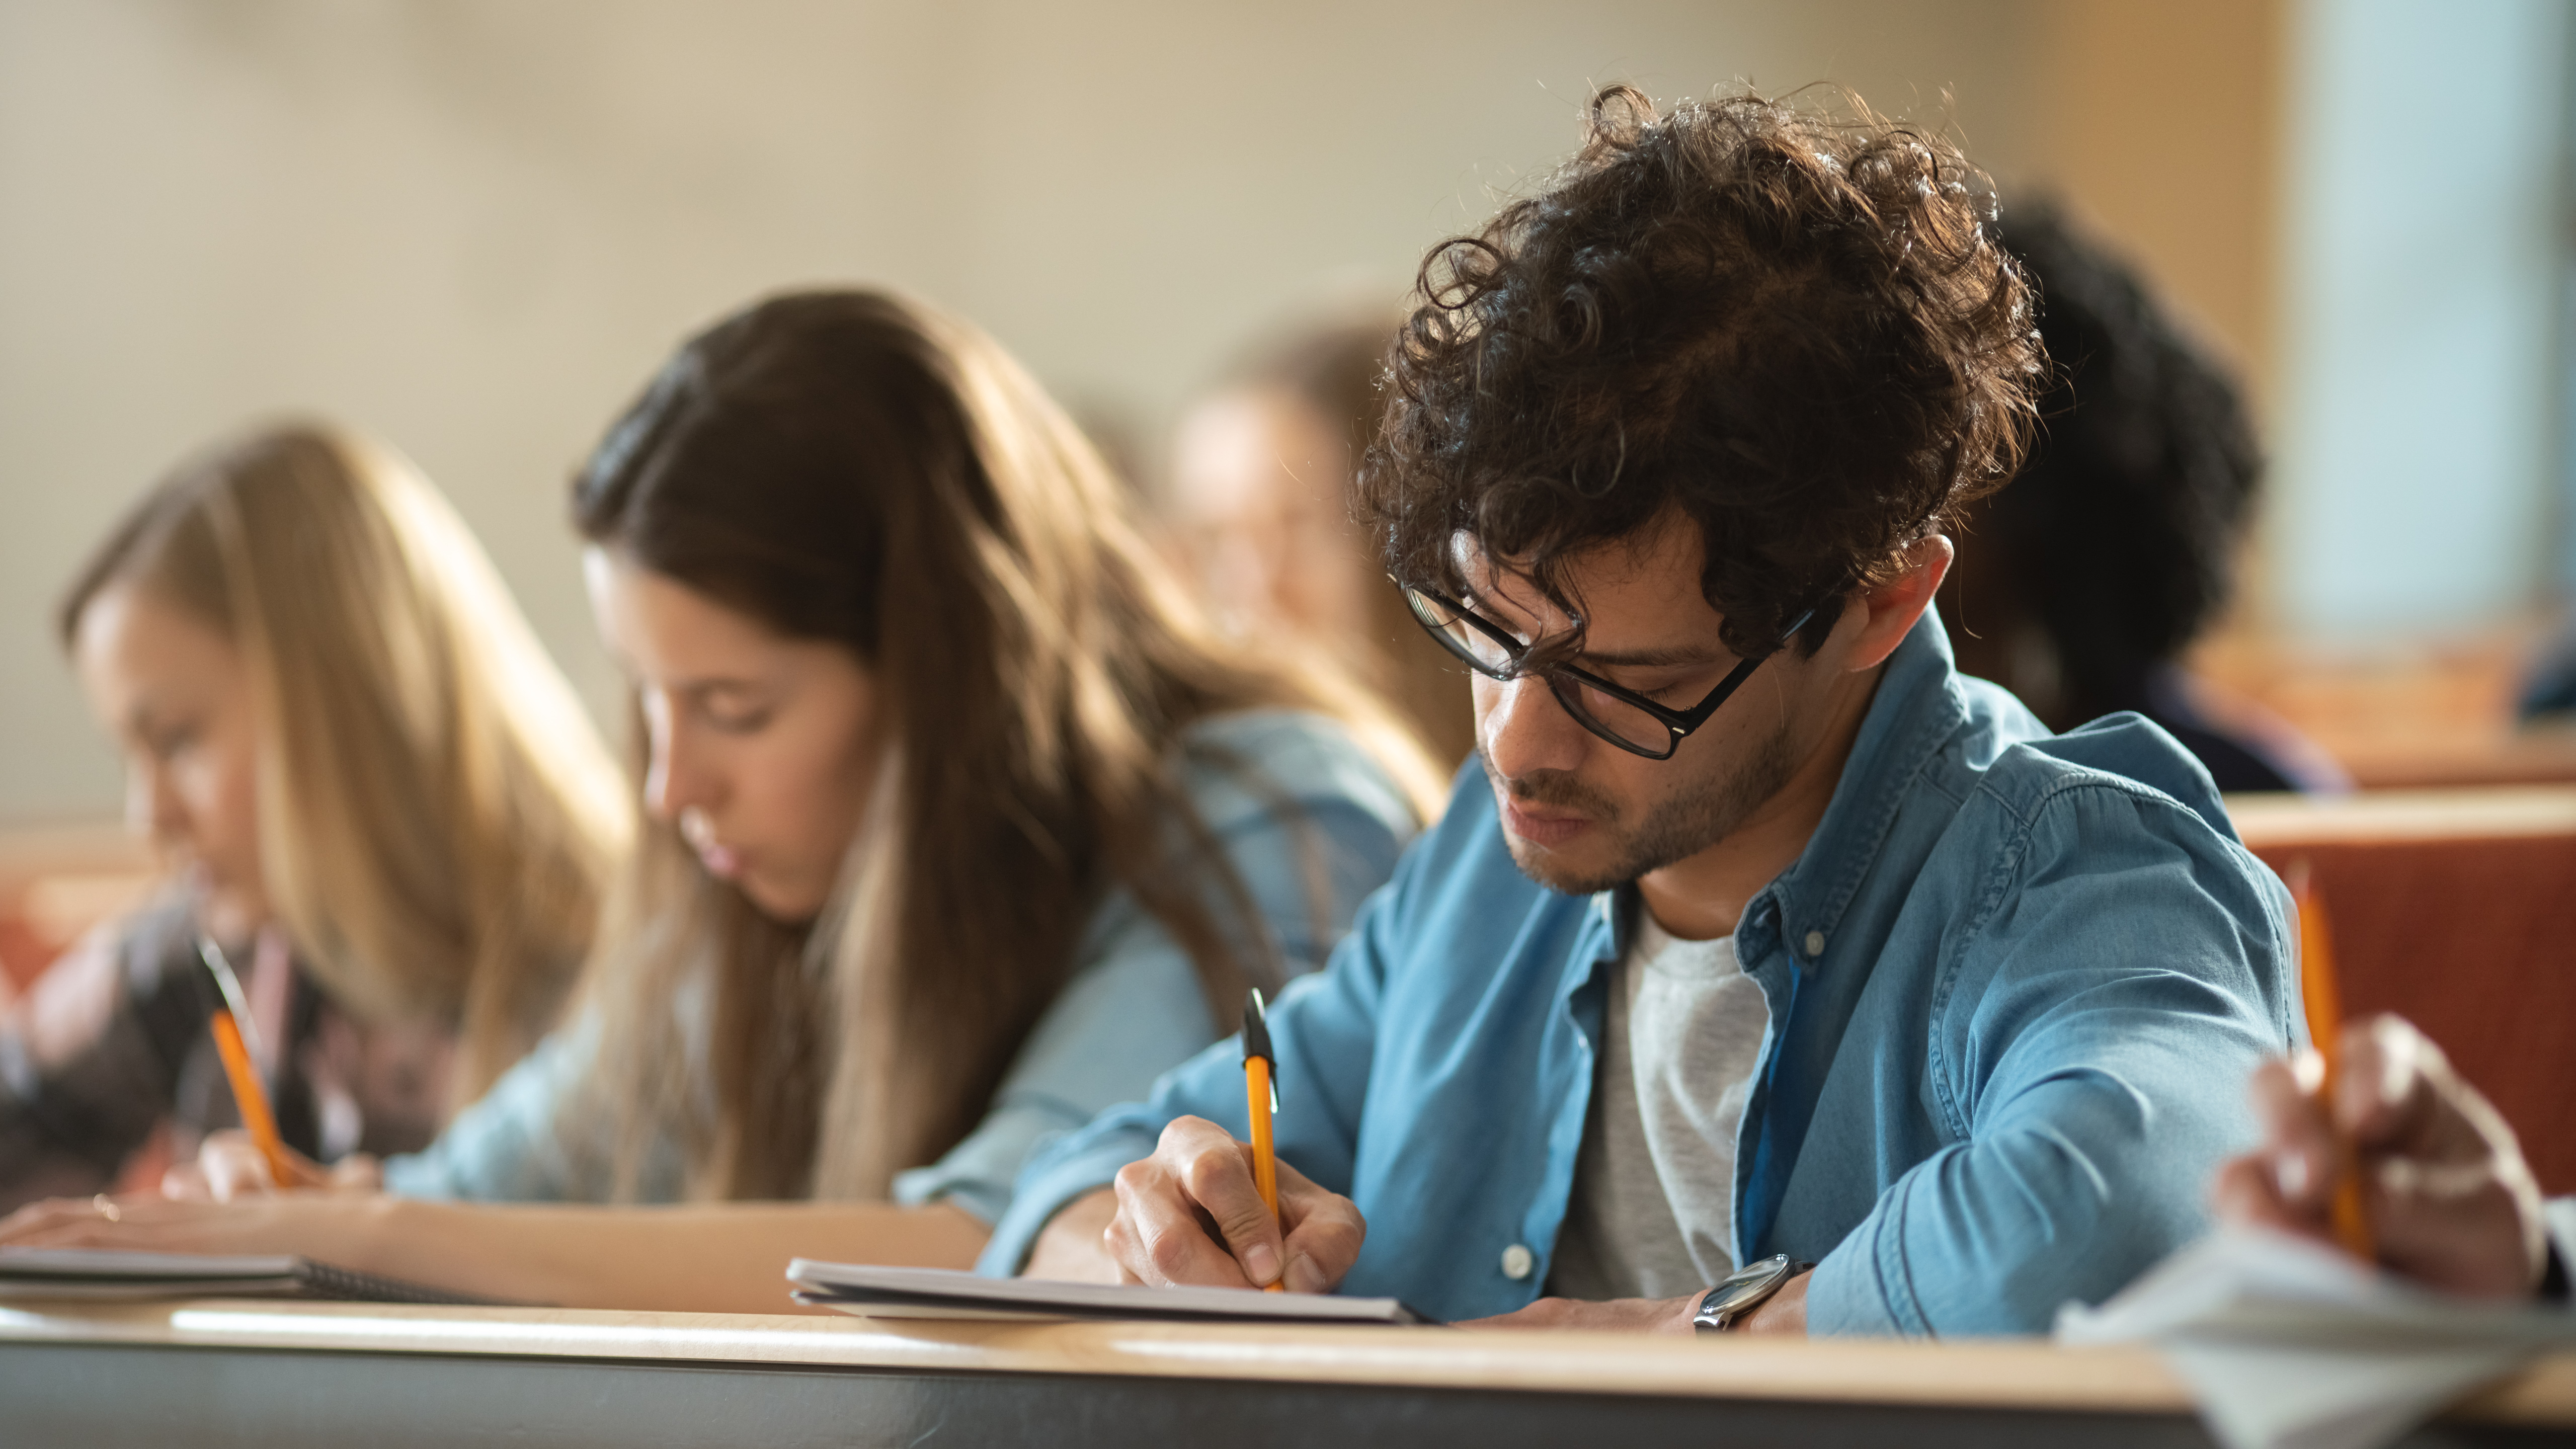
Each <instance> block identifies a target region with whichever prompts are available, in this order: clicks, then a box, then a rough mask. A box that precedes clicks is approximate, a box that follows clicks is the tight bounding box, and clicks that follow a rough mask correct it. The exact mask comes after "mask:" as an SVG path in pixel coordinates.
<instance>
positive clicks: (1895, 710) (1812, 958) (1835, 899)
mask: <svg viewBox="0 0 2576 1449" xmlns="http://www.w3.org/2000/svg"><path fill="white" fill-rule="evenodd" d="M1967 722H1968V703H1967V696H1966V695H1965V694H1964V693H1963V692H1962V691H1961V690H1960V688H1959V677H1958V670H1957V667H1956V666H1955V664H1954V663H1953V661H1952V658H1951V654H1950V640H1949V636H1948V635H1947V634H1945V633H1944V632H1943V631H1942V628H1941V619H1940V615H1939V614H1938V613H1936V612H1935V611H1934V610H1933V609H1932V608H1930V607H1928V606H1927V607H1926V608H1925V609H1924V610H1923V617H1922V618H1920V619H1918V620H1916V621H1915V624H1914V627H1913V628H1912V629H1911V630H1909V631H1907V633H1906V636H1905V638H1904V640H1903V642H1901V643H1899V644H1898V645H1897V646H1896V652H1895V653H1893V654H1891V655H1889V656H1888V660H1887V665H1886V670H1885V672H1884V673H1882V674H1881V675H1880V676H1879V680H1878V692H1877V694H1876V695H1875V696H1873V697H1872V698H1871V700H1870V705H1869V713H1868V714H1867V715H1866V716H1864V717H1863V718H1862V720H1861V726H1860V734H1859V735H1858V736H1857V737H1856V738H1854V740H1853V741H1852V752H1851V758H1850V759H1849V760H1847V761H1845V762H1844V764H1843V775H1842V779H1841V781H1840V782H1839V783H1837V784H1836V785H1835V786H1834V796H1833V799H1832V801H1831V802H1830V803H1828V804H1827V805H1826V806H1825V817H1824V819H1823V820H1822V821H1820V822H1818V823H1817V826H1816V833H1815V834H1814V835H1813V836H1811V837H1809V838H1808V840H1807V848H1806V849H1805V850H1803V851H1801V852H1799V854H1798V859H1797V860H1796V861H1795V862H1794V863H1793V864H1791V865H1790V867H1789V868H1788V869H1787V870H1785V871H1782V872H1781V873H1780V875H1779V877H1778V879H1776V880H1774V881H1772V882H1771V884H1770V885H1768V886H1766V887H1764V888H1763V889H1762V891H1761V892H1760V893H1758V894H1756V895H1755V896H1754V898H1753V899H1752V901H1750V902H1749V903H1747V904H1746V906H1745V911H1744V923H1743V925H1741V926H1739V927H1738V928H1737V934H1738V936H1739V937H1742V936H1743V935H1744V934H1745V933H1746V932H1747V931H1748V930H1751V931H1761V932H1771V931H1776V932H1777V933H1778V934H1779V936H1780V937H1781V938H1782V939H1784V940H1786V941H1787V942H1788V943H1789V945H1790V947H1791V949H1792V950H1793V951H1795V952H1796V954H1797V956H1798V959H1799V960H1800V961H1801V962H1803V963H1805V964H1806V965H1808V966H1810V967H1813V966H1814V965H1815V964H1816V963H1817V962H1818V961H1819V960H1820V959H1821V957H1822V954H1823V953H1822V952H1821V951H1820V950H1810V949H1809V947H1810V946H1820V945H1822V944H1823V943H1825V942H1830V941H1831V940H1832V939H1833V935H1834V927H1835V926H1836V924H1838V923H1839V922H1840V921H1841V919H1842V913H1843V911H1844V909H1845V908H1846V907H1848V906H1849V905H1850V904H1851V900H1852V896H1853V895H1854V894H1856V893H1857V892H1858V891H1859V889H1860V883H1861V881H1862V879H1863V878H1864V877H1866V876H1867V875H1868V874H1869V868H1870V865H1871V863H1872V862H1874V861H1875V860H1877V858H1878V852H1879V849H1880V847H1881V846H1883V845H1884V844H1886V841H1887V832H1888V830H1889V829H1890V828H1891V827H1892V826H1894V825H1895V823H1896V812H1897V809H1898V807H1899V806H1900V805H1902V804H1903V803H1904V800H1905V796H1906V792H1907V791H1908V790H1909V789H1910V788H1911V787H1912V786H1913V784H1914V782H1915V779H1916V778H1917V777H1918V776H1919V775H1920V774H1921V773H1922V771H1923V767H1924V765H1925V764H1926V763H1927V762H1928V761H1929V760H1931V759H1932V757H1933V756H1934V755H1935V754H1937V753H1938V752H1939V751H1940V749H1941V746H1942V743H1943V742H1944V741H1946V740H1948V739H1950V738H1951V737H1952V736H1953V735H1955V734H1957V733H1958V731H1959V730H1960V728H1961V727H1962V726H1964V725H1965V724H1966V723H1967ZM1737 944H1738V954H1739V955H1740V956H1742V957H1744V958H1746V959H1750V958H1751V956H1752V955H1753V950H1752V948H1751V944H1750V943H1748V942H1745V941H1742V940H1739V941H1738V943H1737ZM1765 944H1767V943H1765Z"/></svg>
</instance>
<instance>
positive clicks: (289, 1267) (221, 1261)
mask: <svg viewBox="0 0 2576 1449" xmlns="http://www.w3.org/2000/svg"><path fill="white" fill-rule="evenodd" d="M5 1298H81V1299H90V1300H98V1299H145V1298H337V1299H346V1300H352V1301H357V1302H367V1303H447V1304H475V1305H484V1306H499V1305H500V1300H498V1299H492V1298H478V1297H475V1296H474V1295H472V1294H470V1293H457V1292H453V1291H450V1290H448V1289H445V1288H432V1287H428V1286H426V1285H424V1284H420V1283H406V1282H404V1281H403V1280H401V1279H399V1278H379V1277H377V1276H376V1275H374V1274H372V1273H358V1272H353V1271H351V1270H349V1269H347V1268H335V1267H332V1266H331V1265H330V1264H328V1263H316V1262H314V1261H313V1260H312V1259H310V1258H298V1257H292V1256H289V1255H286V1254H275V1255H266V1254H262V1255H250V1256H228V1255H217V1254H209V1253H124V1252H114V1251H110V1250H106V1249H99V1248H0V1299H5Z"/></svg>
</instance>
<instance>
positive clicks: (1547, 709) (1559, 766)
mask: <svg viewBox="0 0 2576 1449" xmlns="http://www.w3.org/2000/svg"><path fill="white" fill-rule="evenodd" d="M1476 733H1477V737H1478V738H1479V739H1481V740H1483V741H1484V745H1485V759H1486V761H1487V762H1488V763H1489V764H1491V765H1492V766H1493V768H1494V770H1495V772H1496V773H1497V774H1500V775H1501V776H1502V777H1503V778H1504V779H1507V780H1509V779H1517V778H1519V777H1520V776H1523V775H1526V774H1529V773H1530V772H1532V771H1534V770H1574V769H1577V768H1579V767H1580V766H1581V765H1582V764H1583V760H1584V757H1585V756H1586V755H1587V754H1589V753H1590V751H1591V745H1592V736H1591V734H1590V732H1588V731H1586V730H1585V729H1584V728H1583V726H1581V725H1579V724H1576V723H1575V722H1574V716H1572V715H1570V714H1567V713H1566V712H1565V706H1564V705H1562V704H1559V703H1557V700H1556V696H1555V694H1554V693H1552V692H1551V691H1550V690H1549V689H1548V687H1547V681H1546V680H1544V679H1541V678H1538V677H1536V676H1532V675H1525V676H1523V677H1521V678H1518V679H1485V678H1481V677H1480V678H1478V679H1477V681H1476Z"/></svg>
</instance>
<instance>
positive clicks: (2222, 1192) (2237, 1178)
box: [2209, 1152, 2322, 1236]
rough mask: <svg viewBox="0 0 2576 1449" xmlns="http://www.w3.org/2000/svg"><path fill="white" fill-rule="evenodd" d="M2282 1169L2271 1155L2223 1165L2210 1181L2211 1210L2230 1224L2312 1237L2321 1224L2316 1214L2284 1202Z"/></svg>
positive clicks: (2251, 1155) (2248, 1155)
mask: <svg viewBox="0 0 2576 1449" xmlns="http://www.w3.org/2000/svg"><path fill="white" fill-rule="evenodd" d="M2279 1179H2280V1169H2279V1166H2278V1163H2277V1161H2276V1160H2275V1158H2274V1156H2273V1154H2271V1153H2270V1152H2248V1153H2246V1154H2245V1155H2243V1156H2241V1157H2231V1158H2229V1159H2228V1160H2227V1161H2225V1162H2223V1163H2220V1164H2219V1167H2218V1174H2217V1176H2215V1177H2214V1178H2212V1179H2211V1180H2210V1184H2209V1202H2210V1207H2211V1208H2212V1209H2213V1210H2214V1211H2216V1213H2217V1214H2218V1216H2219V1217H2220V1218H2222V1219H2224V1220H2226V1221H2228V1222H2231V1223H2238V1224H2242V1225H2244V1226H2248V1227H2260V1228H2278V1229H2280V1230H2281V1231H2283V1232H2289V1233H2299V1234H2303V1235H2309V1236H2313V1235H2315V1234H2316V1233H2317V1231H2318V1230H2319V1229H2320V1227H2321V1226H2322V1224H2321V1223H2320V1222H2319V1221H2318V1219H2317V1217H2316V1215H2315V1214H2313V1213H2305V1212H2299V1211H2296V1210H2294V1209H2292V1208H2291V1206H2290V1205H2289V1203H2288V1202H2286V1201H2284V1200H2283V1198H2282V1196H2281V1190H2280V1180H2279Z"/></svg>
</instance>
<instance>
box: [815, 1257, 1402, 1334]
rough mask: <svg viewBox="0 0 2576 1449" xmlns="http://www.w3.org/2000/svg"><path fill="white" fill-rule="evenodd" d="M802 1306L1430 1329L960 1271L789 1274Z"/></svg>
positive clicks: (1369, 1314)
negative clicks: (983, 1276) (1363, 1325)
mask: <svg viewBox="0 0 2576 1449" xmlns="http://www.w3.org/2000/svg"><path fill="white" fill-rule="evenodd" d="M787 1281H788V1282H789V1283H791V1284H793V1285H795V1289H796V1295H795V1296H796V1300H797V1301H798V1302H800V1303H811V1304H815V1305H817V1306H819V1307H824V1308H837V1309H840V1310H841V1311H842V1312H844V1313H855V1314H859V1315H861V1316H863V1317H868V1318H1002V1319H1010V1318H1105V1319H1116V1318H1133V1319H1183V1320H1188V1321H1191V1322H1198V1323H1345V1324H1348V1323H1423V1322H1427V1321H1428V1320H1426V1319H1424V1318H1423V1317H1422V1316H1421V1315H1419V1314H1417V1313H1415V1312H1414V1311H1413V1310H1412V1309H1410V1308H1407V1307H1405V1306H1404V1305H1403V1304H1401V1303H1398V1302H1396V1301H1395V1300H1394V1299H1392V1298H1340V1297H1335V1296H1332V1295H1329V1294H1321V1293H1256V1292H1254V1291H1253V1290H1251V1289H1249V1288H1144V1287H1138V1286H1136V1285H1133V1284H1127V1285H1117V1284H1107V1283H1057V1282H1052V1281H1050V1280H1047V1279H1043V1278H982V1277H978V1276H976V1275H975V1274H973V1273H961V1272H958V1271H957V1270H955V1269H953V1268H882V1267H877V1266H875V1265H872V1264H867V1263H818V1262H815V1261H814V1260H812V1259H810V1258H798V1259H796V1260H795V1261H794V1262H791V1263H789V1264H788V1265H787Z"/></svg>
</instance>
